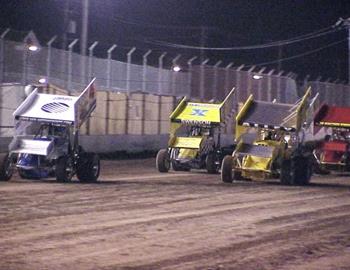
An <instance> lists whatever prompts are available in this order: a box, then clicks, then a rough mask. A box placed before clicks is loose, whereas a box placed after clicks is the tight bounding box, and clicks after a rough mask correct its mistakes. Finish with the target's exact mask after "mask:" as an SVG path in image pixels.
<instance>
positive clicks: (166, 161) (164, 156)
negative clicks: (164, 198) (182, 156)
mask: <svg viewBox="0 0 350 270" xmlns="http://www.w3.org/2000/svg"><path fill="white" fill-rule="evenodd" d="M156 167H157V169H158V171H159V172H162V173H166V172H168V171H169V169H170V158H169V153H168V150H167V149H161V150H159V152H158V154H157V157H156Z"/></svg>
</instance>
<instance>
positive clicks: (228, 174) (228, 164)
mask: <svg viewBox="0 0 350 270" xmlns="http://www.w3.org/2000/svg"><path fill="white" fill-rule="evenodd" d="M221 181H222V182H224V183H232V156H229V155H227V156H225V157H224V159H223V160H222V164H221Z"/></svg>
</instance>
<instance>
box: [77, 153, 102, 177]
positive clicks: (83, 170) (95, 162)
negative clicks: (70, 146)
mask: <svg viewBox="0 0 350 270" xmlns="http://www.w3.org/2000/svg"><path fill="white" fill-rule="evenodd" d="M99 175H100V157H99V156H98V155H97V154H95V153H81V154H80V156H79V159H78V164H77V177H78V179H79V181H80V182H88V183H91V182H96V181H97V179H98V177H99Z"/></svg>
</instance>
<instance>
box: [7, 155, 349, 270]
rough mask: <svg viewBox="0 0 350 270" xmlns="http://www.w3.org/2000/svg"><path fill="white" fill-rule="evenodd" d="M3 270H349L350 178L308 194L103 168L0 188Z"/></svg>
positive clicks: (128, 164) (321, 184) (196, 175)
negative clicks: (93, 176)
mask: <svg viewBox="0 0 350 270" xmlns="http://www.w3.org/2000/svg"><path fill="white" fill-rule="evenodd" d="M0 224H1V225H0V269H6V270H12V269H20V270H25V269H106V270H109V269H350V226H349V224H350V175H349V176H340V175H338V176H334V175H333V176H323V177H320V176H317V177H314V178H313V179H312V184H311V185H310V186H307V187H294V186H281V185H279V184H278V182H273V181H270V182H268V183H267V182H248V181H246V182H236V183H233V184H224V183H221V182H220V177H219V175H207V174H206V173H203V172H199V171H197V172H191V173H188V172H177V173H175V172H170V173H168V174H160V173H158V172H157V171H156V169H155V168H154V160H153V159H144V160H123V161H103V170H102V174H101V177H100V182H99V183H98V184H81V183H78V182H72V183H68V184H60V183H56V182H55V181H53V180H48V181H26V180H20V179H19V178H17V177H14V178H13V179H12V180H11V181H10V182H1V183H0Z"/></svg>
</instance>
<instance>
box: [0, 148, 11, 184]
mask: <svg viewBox="0 0 350 270" xmlns="http://www.w3.org/2000/svg"><path fill="white" fill-rule="evenodd" d="M11 163H12V162H11V157H10V156H9V153H1V154H0V181H8V180H10V179H11V177H12V174H13V169H12V164H11Z"/></svg>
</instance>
